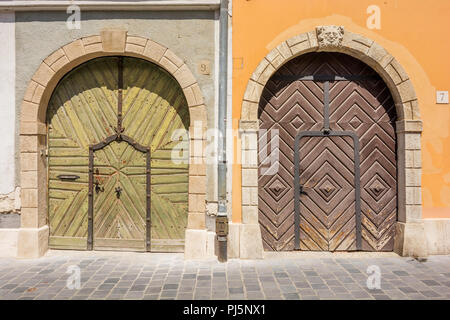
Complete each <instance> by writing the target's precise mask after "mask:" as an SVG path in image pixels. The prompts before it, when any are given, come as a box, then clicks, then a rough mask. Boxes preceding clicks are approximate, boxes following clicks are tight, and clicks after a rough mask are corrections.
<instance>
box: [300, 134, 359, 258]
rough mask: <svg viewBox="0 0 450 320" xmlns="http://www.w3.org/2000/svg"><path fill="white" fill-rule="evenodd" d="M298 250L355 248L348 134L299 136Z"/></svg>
mask: <svg viewBox="0 0 450 320" xmlns="http://www.w3.org/2000/svg"><path fill="white" fill-rule="evenodd" d="M300 145H301V147H300V150H299V155H300V157H299V158H300V161H299V169H300V175H299V177H300V179H299V180H300V185H301V186H302V189H303V192H301V194H300V199H299V200H300V201H299V207H300V250H315V251H342V250H356V232H357V231H356V216H355V202H356V201H355V200H356V198H355V176H354V159H353V158H354V149H353V147H354V146H353V141H352V138H351V137H348V136H344V137H304V138H302V139H301V140H300Z"/></svg>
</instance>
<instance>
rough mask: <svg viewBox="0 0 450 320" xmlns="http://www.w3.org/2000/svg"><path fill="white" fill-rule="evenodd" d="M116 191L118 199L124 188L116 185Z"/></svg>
mask: <svg viewBox="0 0 450 320" xmlns="http://www.w3.org/2000/svg"><path fill="white" fill-rule="evenodd" d="M115 191H116V197H117V199H119V198H120V194H121V193H122V188H121V187H120V186H118V187H116V189H115Z"/></svg>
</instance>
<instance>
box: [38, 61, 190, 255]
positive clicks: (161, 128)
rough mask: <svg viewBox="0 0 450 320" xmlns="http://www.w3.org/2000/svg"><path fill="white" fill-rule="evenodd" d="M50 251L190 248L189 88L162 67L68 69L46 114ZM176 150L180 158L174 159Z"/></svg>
mask: <svg viewBox="0 0 450 320" xmlns="http://www.w3.org/2000/svg"><path fill="white" fill-rule="evenodd" d="M47 123H48V153H49V154H48V221H49V227H50V241H49V246H50V247H51V248H66V249H98V250H108V249H113V250H133V251H166V252H167V251H169V252H180V251H181V252H182V251H183V250H184V238H185V229H186V226H187V218H188V184H189V167H188V159H189V154H188V150H189V145H188V141H186V145H185V146H184V147H183V149H184V152H182V153H181V154H182V155H183V159H184V160H185V161H182V160H183V159H178V160H181V161H176V162H174V161H173V160H172V158H171V155H172V151H173V149H174V147H175V146H177V148H179V147H180V141H178V140H176V141H175V138H174V135H173V134H174V132H175V131H176V130H179V129H183V130H188V128H189V123H190V120H189V110H188V104H187V102H186V98H185V96H184V94H183V90H182V88H181V87H180V85H179V84H178V82H177V81H176V80H175V79H174V78H173V77H172V76H171V75H170V74H169V73H168V72H167V71H165V70H164V69H162V68H161V67H159V66H157V65H156V64H153V63H151V62H148V61H145V60H141V59H137V58H129V57H102V58H96V59H93V60H90V61H88V62H86V63H84V64H82V65H80V66H79V67H77V68H75V69H74V70H72V71H71V72H70V73H68V74H67V75H66V76H65V77H64V78H63V79H62V80H61V81H60V82H59V84H58V86H57V87H56V89H55V90H54V92H53V94H52V97H51V99H50V101H49V104H48V109H47ZM177 154H179V153H177Z"/></svg>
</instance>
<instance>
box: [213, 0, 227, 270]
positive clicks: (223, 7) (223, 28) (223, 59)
mask: <svg viewBox="0 0 450 320" xmlns="http://www.w3.org/2000/svg"><path fill="white" fill-rule="evenodd" d="M219 28H220V35H219V42H220V44H219V112H218V119H217V128H218V131H219V132H218V143H217V145H218V148H217V161H218V164H217V170H218V176H217V187H218V212H217V217H216V235H217V241H218V255H217V257H218V260H219V261H220V262H225V261H227V236H228V215H227V188H226V187H227V181H226V175H227V162H226V150H225V148H226V126H225V124H226V111H227V82H228V0H222V1H221V3H220V20H219Z"/></svg>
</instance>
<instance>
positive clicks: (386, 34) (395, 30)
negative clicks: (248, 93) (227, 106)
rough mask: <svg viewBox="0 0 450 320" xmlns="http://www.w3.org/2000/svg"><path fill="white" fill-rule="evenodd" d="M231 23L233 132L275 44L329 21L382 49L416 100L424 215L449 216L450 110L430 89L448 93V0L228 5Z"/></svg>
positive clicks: (256, 0) (237, 186)
mask: <svg viewBox="0 0 450 320" xmlns="http://www.w3.org/2000/svg"><path fill="white" fill-rule="evenodd" d="M370 5H377V6H379V8H380V9H381V29H380V30H369V29H368V28H367V25H366V22H367V19H368V17H369V14H368V13H367V12H366V11H367V8H368V7H369V6H370ZM232 24H233V126H234V128H235V129H237V128H238V120H239V118H240V113H241V104H242V99H243V95H244V91H245V88H246V86H247V82H248V80H249V78H250V76H251V75H252V73H253V71H254V70H255V68H256V67H257V65H258V64H259V62H260V61H261V60H262V59H263V58H264V56H265V55H266V54H267V53H268V52H269V51H270V50H272V49H273V48H274V47H276V46H277V45H278V44H279V43H281V42H282V41H284V40H286V39H288V38H290V37H292V36H294V35H296V34H300V33H303V32H307V31H312V30H314V29H315V26H317V25H331V24H334V25H343V26H344V27H345V29H346V30H349V31H351V32H354V33H359V34H362V35H364V36H365V37H367V38H370V39H372V40H375V41H376V42H377V43H379V44H380V45H382V46H383V47H384V48H385V49H386V50H387V51H389V52H390V53H391V54H392V55H393V56H394V57H395V58H396V59H397V60H398V61H399V62H400V64H401V65H402V66H403V68H404V69H405V70H406V72H407V73H408V75H409V77H410V78H411V81H412V83H413V85H414V88H415V90H416V94H417V97H418V99H419V106H420V111H421V115H422V121H423V125H424V126H423V127H424V129H423V135H422V166H423V169H422V170H423V171H422V187H423V192H422V199H423V217H424V218H450V105H448V104H447V105H445V104H444V105H442V104H436V91H437V90H445V91H450V58H449V53H450V41H449V36H448V34H449V31H450V1H449V0H430V1H423V0H233V20H232ZM238 148H240V141H238V140H237V139H236V140H235V151H237V150H238ZM235 154H237V152H235ZM240 171H241V170H240V166H239V165H238V164H234V165H233V221H234V222H239V221H240V220H241V196H242V195H241V173H240Z"/></svg>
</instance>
